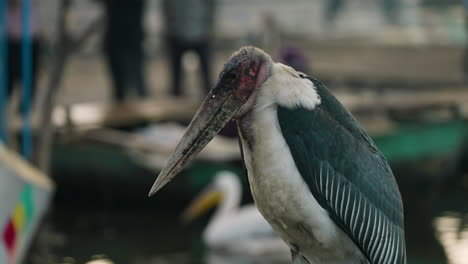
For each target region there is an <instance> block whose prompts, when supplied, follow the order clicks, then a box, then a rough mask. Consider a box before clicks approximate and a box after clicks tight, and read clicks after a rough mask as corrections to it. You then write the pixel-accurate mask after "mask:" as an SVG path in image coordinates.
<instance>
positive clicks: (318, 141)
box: [150, 47, 406, 264]
mask: <svg viewBox="0 0 468 264" xmlns="http://www.w3.org/2000/svg"><path fill="white" fill-rule="evenodd" d="M231 119H235V120H236V122H237V127H238V131H239V134H240V138H241V152H242V154H243V159H244V163H245V165H246V168H247V172H248V179H249V184H250V189H251V192H252V195H253V197H254V201H255V204H256V206H257V208H258V209H259V211H260V212H261V213H262V215H263V216H264V217H265V219H266V220H267V221H268V223H269V224H270V225H271V226H272V227H273V229H274V230H275V231H276V232H277V233H278V234H279V235H280V236H281V238H282V239H283V240H284V241H285V242H286V244H287V245H288V246H289V247H290V249H291V253H292V257H293V263H309V264H315V263H325V264H332V263H333V264H345V263H346V264H354V263H357V264H362V263H371V264H381V263H392V264H401V263H406V250H405V239H404V228H403V205H402V201H401V196H400V192H399V190H398V186H397V184H396V181H395V178H394V176H393V173H392V171H391V169H390V167H389V165H388V162H387V161H386V159H385V158H384V157H383V155H382V154H381V153H380V152H379V150H378V149H377V147H376V145H375V144H374V142H373V141H372V140H371V139H370V137H369V136H368V135H367V134H366V132H365V131H364V129H363V128H362V127H361V125H360V124H359V123H358V122H357V121H356V119H355V118H354V117H353V116H352V115H351V114H350V113H349V112H348V111H347V110H346V109H345V108H344V107H343V106H342V105H341V103H340V102H339V101H338V100H337V99H336V98H335V97H334V96H333V95H332V93H331V92H330V91H329V90H328V89H327V88H326V87H325V85H323V84H322V83H321V82H320V81H318V80H316V79H314V78H312V77H307V76H306V75H304V74H302V73H298V72H296V71H295V70H294V69H292V68H291V67H288V66H285V65H283V64H280V63H275V62H273V60H272V59H271V57H270V56H269V55H268V54H266V53H265V52H263V51H262V50H260V49H258V48H254V47H244V48H241V49H240V50H239V51H237V52H236V53H234V54H233V55H232V56H231V58H230V59H229V61H228V62H227V63H226V64H225V66H224V69H223V71H222V72H221V73H220V75H219V79H218V81H217V83H216V85H215V86H214V88H213V89H212V90H211V91H210V93H209V94H208V96H207V98H206V99H205V101H204V102H203V104H202V105H201V106H200V109H199V110H198V112H197V114H196V115H195V117H194V118H193V120H192V122H191V123H190V125H189V127H188V129H187V131H186V133H185V134H184V136H183V138H182V139H181V141H180V143H179V145H178V146H177V148H176V149H175V151H174V152H173V153H172V155H171V157H170V158H169V161H168V162H167V164H166V166H165V168H164V169H163V170H162V171H161V173H160V174H159V177H158V178H157V179H156V182H155V183H154V185H153V187H152V189H151V191H150V195H152V194H154V193H155V192H156V191H158V190H159V189H160V188H161V187H163V186H164V185H165V184H167V183H168V182H169V181H170V180H171V179H172V178H174V176H175V175H177V174H178V173H179V172H180V171H181V170H182V168H183V166H184V164H185V163H186V162H187V161H188V160H190V159H191V158H192V157H193V156H194V155H195V154H196V153H198V152H199V151H200V150H201V149H202V148H203V147H204V146H205V145H206V144H207V143H208V142H209V141H210V140H211V139H212V138H213V137H214V136H215V135H216V134H217V133H218V132H219V130H220V129H221V128H223V126H225V124H226V123H228V122H229V120H231Z"/></svg>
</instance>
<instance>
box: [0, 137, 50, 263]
mask: <svg viewBox="0 0 468 264" xmlns="http://www.w3.org/2000/svg"><path fill="white" fill-rule="evenodd" d="M53 191H54V184H53V183H52V181H51V180H50V179H49V178H48V177H47V176H45V175H44V174H42V173H41V172H40V171H39V170H37V169H36V168H34V167H32V166H31V165H29V164H28V163H27V162H26V161H24V160H23V159H22V158H20V157H19V156H17V155H16V154H14V153H12V152H11V151H9V150H8V149H6V148H5V147H4V146H3V145H2V144H0V201H1V206H0V232H1V240H0V263H8V264H18V263H23V262H22V261H23V258H24V256H25V255H26V250H27V249H28V248H29V244H30V243H31V240H32V238H33V236H34V233H35V232H36V230H37V227H38V224H39V222H40V220H41V218H42V216H43V215H44V213H45V211H46V209H47V206H48V205H49V201H50V198H51V196H52V193H53Z"/></svg>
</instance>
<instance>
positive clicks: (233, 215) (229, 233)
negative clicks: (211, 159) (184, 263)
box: [182, 171, 290, 261]
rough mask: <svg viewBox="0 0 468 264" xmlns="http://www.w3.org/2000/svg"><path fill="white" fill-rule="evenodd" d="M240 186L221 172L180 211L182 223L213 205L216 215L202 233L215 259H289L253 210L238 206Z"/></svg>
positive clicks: (278, 241)
mask: <svg viewBox="0 0 468 264" xmlns="http://www.w3.org/2000/svg"><path fill="white" fill-rule="evenodd" d="M241 199H242V186H241V183H240V181H239V178H238V176H237V175H236V174H234V173H232V172H230V171H221V172H219V173H218V174H216V176H215V178H214V181H213V183H212V184H211V185H209V186H208V187H207V189H205V191H203V192H202V193H201V194H200V195H199V196H198V197H197V198H196V199H195V200H194V201H193V202H192V203H191V205H190V206H189V207H188V208H187V209H186V210H185V211H184V213H183V215H182V219H183V220H184V222H188V221H192V220H193V219H194V218H196V217H198V216H200V215H201V214H203V213H204V212H206V211H208V210H209V209H210V208H212V207H213V206H215V205H218V208H217V209H216V212H215V213H214V215H213V217H212V219H211V220H210V221H209V223H208V225H207V227H206V228H205V230H204V231H203V234H202V235H203V241H204V242H205V244H206V245H207V246H208V248H209V249H210V251H212V252H216V253H217V254H218V257H220V255H222V256H227V255H230V256H239V255H241V256H242V257H244V258H246V257H248V258H258V257H262V258H267V259H269V260H271V261H273V260H274V261H284V260H286V259H289V258H290V257H289V255H290V251H289V247H288V246H287V245H286V244H285V243H284V242H283V241H282V240H281V238H280V237H279V236H278V235H277V234H276V233H275V232H274V231H273V229H272V228H271V226H270V225H269V224H268V223H267V221H266V220H265V219H264V218H263V216H262V215H261V214H260V212H259V211H258V210H257V208H256V207H255V206H254V205H253V204H251V205H245V206H242V207H240V204H241Z"/></svg>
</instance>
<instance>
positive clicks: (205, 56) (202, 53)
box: [194, 41, 211, 94]
mask: <svg viewBox="0 0 468 264" xmlns="http://www.w3.org/2000/svg"><path fill="white" fill-rule="evenodd" d="M194 50H195V52H196V53H197V54H198V56H199V58H200V70H201V75H202V80H203V82H202V89H203V90H204V92H205V94H207V93H208V92H209V91H210V89H211V47H210V43H209V42H208V41H203V42H200V43H198V44H197V45H196V46H195V47H194Z"/></svg>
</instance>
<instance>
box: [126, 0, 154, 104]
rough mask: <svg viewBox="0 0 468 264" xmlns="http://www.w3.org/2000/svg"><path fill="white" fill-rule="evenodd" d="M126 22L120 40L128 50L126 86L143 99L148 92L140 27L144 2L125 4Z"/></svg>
mask: <svg viewBox="0 0 468 264" xmlns="http://www.w3.org/2000/svg"><path fill="white" fill-rule="evenodd" d="M127 4H128V8H127V10H126V13H125V15H126V20H124V21H122V23H124V29H125V36H126V37H125V39H122V40H121V41H123V42H124V43H126V45H128V48H127V49H126V50H125V53H126V56H125V57H126V59H127V67H126V75H127V76H128V77H127V78H128V85H129V87H133V88H134V89H135V90H136V92H137V94H138V96H140V97H145V96H147V94H148V92H147V89H146V83H145V63H144V59H145V57H144V50H143V39H144V31H143V25H142V18H143V11H144V1H143V0H132V1H131V2H127Z"/></svg>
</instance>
